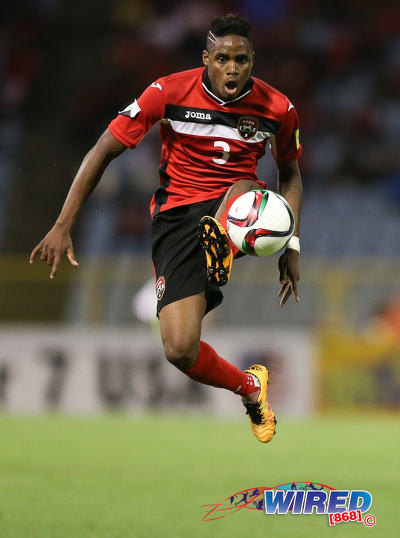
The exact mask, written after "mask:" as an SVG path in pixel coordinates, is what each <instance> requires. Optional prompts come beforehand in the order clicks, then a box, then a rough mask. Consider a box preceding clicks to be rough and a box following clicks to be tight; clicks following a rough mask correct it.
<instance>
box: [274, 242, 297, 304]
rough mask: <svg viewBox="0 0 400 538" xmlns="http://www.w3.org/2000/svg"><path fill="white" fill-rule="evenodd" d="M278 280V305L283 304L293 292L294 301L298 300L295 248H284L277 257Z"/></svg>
mask: <svg viewBox="0 0 400 538" xmlns="http://www.w3.org/2000/svg"><path fill="white" fill-rule="evenodd" d="M278 267H279V281H280V283H281V289H280V291H279V297H280V305H281V306H283V305H284V304H285V303H286V301H287V300H288V299H289V297H290V296H291V295H292V294H293V297H294V298H295V300H296V302H297V303H299V302H300V297H299V296H298V294H297V282H298V281H299V279H300V272H299V253H298V252H297V250H293V249H289V248H288V249H286V250H285V252H284V253H283V254H282V256H281V257H280V258H279V262H278Z"/></svg>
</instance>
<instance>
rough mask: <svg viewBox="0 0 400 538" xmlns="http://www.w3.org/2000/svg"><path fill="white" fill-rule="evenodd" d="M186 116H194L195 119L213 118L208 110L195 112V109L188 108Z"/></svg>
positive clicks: (187, 117)
mask: <svg viewBox="0 0 400 538" xmlns="http://www.w3.org/2000/svg"><path fill="white" fill-rule="evenodd" d="M185 118H186V119H189V118H193V119H195V120H211V114H209V113H208V112H194V111H193V110H186V114H185Z"/></svg>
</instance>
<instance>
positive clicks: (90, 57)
mask: <svg viewBox="0 0 400 538" xmlns="http://www.w3.org/2000/svg"><path fill="white" fill-rule="evenodd" d="M230 11H236V12H238V13H240V14H242V15H244V16H246V17H247V18H248V19H249V20H250V22H251V23H252V26H253V34H254V43H255V50H256V64H255V69H254V75H255V76H257V77H260V78H262V79H264V80H265V81H267V82H269V83H270V84H271V85H273V86H275V87H276V88H278V89H279V90H281V91H282V92H284V93H285V94H287V95H288V96H289V97H290V99H291V100H292V101H293V103H294V104H295V106H296V108H297V111H298V114H299V117H300V122H301V142H302V145H303V148H304V153H303V157H302V159H301V170H302V174H303V181H304V184H305V190H306V193H307V194H308V195H309V196H310V197H311V198H312V196H314V194H313V193H314V192H315V193H317V194H315V196H316V198H315V200H314V201H313V207H314V206H315V207H316V208H318V205H319V204H322V205H323V204H324V203H326V202H327V200H324V193H331V192H332V193H336V194H337V193H338V191H339V192H341V193H342V195H341V196H340V199H339V200H338V202H337V204H338V205H340V200H343V198H344V197H345V196H344V195H343V193H346V190H347V189H350V190H352V192H355V193H356V194H355V196H353V198H351V200H352V202H351V203H349V204H348V205H347V206H346V204H345V205H344V206H343V207H345V208H346V209H345V210H346V211H347V210H349V211H350V212H351V213H352V215H353V216H354V209H353V210H352V207H353V206H352V204H353V203H354V202H355V203H357V199H358V198H357V197H358V196H359V195H360V193H365V196H366V197H367V198H369V197H370V194H369V193H373V195H374V196H375V195H377V196H383V200H385V201H384V203H388V204H389V205H391V209H390V210H389V212H390V211H392V213H393V215H394V218H395V215H396V214H398V213H399V207H400V156H399V155H400V152H399V140H400V99H399V96H400V4H399V2H398V1H395V0H386V1H385V2H380V1H379V0H236V1H234V0H232V1H229V2H227V1H218V0H175V1H165V0H153V1H152V2H149V1H148V0H86V1H85V2H82V3H79V4H78V5H76V4H75V3H71V2H68V1H67V0H29V1H28V0H20V1H19V2H16V3H9V2H6V1H5V0H3V1H0V104H1V115H0V142H1V148H0V172H1V175H0V248H1V246H2V235H1V232H2V230H3V231H4V230H13V229H15V230H20V228H19V227H18V226H19V225H18V224H17V223H15V219H16V218H18V216H17V214H16V213H18V211H16V208H18V207H19V205H18V200H17V198H18V196H20V197H21V199H23V198H24V192H26V185H27V184H29V185H30V188H31V189H33V190H32V191H29V192H30V194H32V192H36V193H39V196H40V195H42V194H43V195H44V196H46V193H47V195H48V196H50V197H51V196H52V193H53V192H56V191H57V192H59V198H57V197H56V198H55V199H54V197H53V199H51V200H48V201H47V202H46V203H44V202H43V203H42V205H41V206H40V207H41V209H43V211H41V218H43V222H44V224H43V226H44V227H42V228H41V231H42V232H44V231H45V230H46V222H47V225H49V224H50V222H51V221H52V220H53V219H54V217H55V215H56V213H57V211H58V209H59V206H58V207H54V205H55V204H57V203H59V202H60V201H61V200H62V198H63V197H64V195H65V191H66V188H67V186H68V185H69V183H70V181H71V180H72V177H73V173H74V170H75V169H76V167H77V166H78V164H79V161H80V159H81V158H82V156H83V155H84V153H85V152H86V151H87V150H88V149H89V148H90V147H91V145H92V144H93V143H94V142H95V140H96V138H97V137H98V135H99V134H100V133H101V132H102V130H103V129H104V128H105V127H106V126H107V124H108V122H109V121H110V120H111V119H112V118H113V117H114V115H115V114H116V113H117V112H118V110H121V109H122V108H124V107H125V106H126V105H127V104H129V103H130V102H132V100H133V99H134V98H135V97H137V96H138V95H139V94H140V93H141V92H142V91H143V90H144V89H145V87H146V86H147V85H148V84H149V83H151V82H152V81H153V80H154V79H155V78H157V77H158V76H162V75H165V74H168V73H171V72H174V71H179V70H184V69H188V68H192V67H197V66H199V65H201V51H202V49H203V48H204V37H205V34H206V31H207V28H208V25H209V22H210V20H211V19H212V18H213V17H214V16H215V15H217V14H220V13H223V12H230ZM154 131H155V132H153V133H152V134H150V135H149V136H148V137H146V139H145V141H144V142H143V144H141V145H140V146H139V148H138V149H137V150H135V153H136V154H131V152H125V154H123V156H122V157H120V158H119V159H118V160H117V161H115V164H113V165H112V166H110V169H109V171H108V172H107V173H106V177H105V178H104V181H103V182H102V183H101V186H100V187H99V189H98V191H97V192H96V194H95V195H94V196H93V200H92V202H91V203H90V204H89V209H88V210H87V213H86V216H85V217H84V219H85V220H84V224H83V225H82V226H83V227H84V229H85V234H86V235H85V234H82V236H83V237H85V239H84V242H83V243H82V245H83V247H82V248H85V247H84V245H85V244H86V248H85V250H89V251H90V250H91V251H96V252H102V251H107V250H109V249H112V248H115V246H116V245H119V246H120V247H121V248H122V249H124V250H125V248H126V249H127V250H128V251H129V250H131V249H132V248H133V249H139V250H140V249H141V248H142V246H143V237H147V235H146V233H147V230H148V226H149V222H148V216H147V215H148V213H147V211H148V209H147V208H148V202H149V199H150V196H151V193H152V192H153V190H154V188H155V187H156V186H157V182H158V178H157V164H158V160H159V142H158V138H157V132H156V131H157V129H154ZM38 138H40V140H42V141H43V140H45V141H46V144H47V147H48V148H49V149H48V151H49V154H50V155H51V160H52V162H53V161H54V162H55V164H54V166H56V165H57V166H58V170H57V177H54V174H55V171H54V168H51V166H48V167H47V168H46V167H45V166H44V168H43V169H41V168H40V167H39V169H38V171H37V177H36V176H34V177H32V170H35V166H33V165H32V166H31V170H28V171H27V170H26V166H27V164H26V163H30V162H32V161H33V159H34V156H33V148H35V158H36V159H41V160H45V159H46V153H45V152H42V148H41V147H40V146H36V145H35V144H39V142H38ZM52 144H53V146H52ZM21 148H24V149H23V151H22V150H21ZM38 150H40V151H39V155H38V153H37V151H38ZM29 151H31V152H32V155H31V154H30V153H29ZM21 154H22V156H21ZM58 154H60V157H59V158H58ZM61 154H62V156H61ZM21 159H25V166H24V162H22V164H21ZM64 161H67V162H69V165H67V164H64V168H63V164H62V163H63V162H64ZM38 166H39V165H38ZM39 172H40V173H39ZM260 175H261V176H262V177H263V178H267V180H268V177H270V178H271V179H270V184H271V187H273V186H274V181H275V180H274V178H275V172H274V168H273V163H272V162H271V159H266V160H265V162H263V164H262V165H261V167H260ZM39 176H40V178H39ZM61 176H62V177H61ZM55 180H56V181H55ZM54 183H55V185H54ZM57 183H58V185H57ZM18 185H19V187H18ZM24 186H25V190H24ZM52 189H53V190H52ZM326 196H328V194H326ZM385 197H386V198H385ZM396 201H397V203H396ZM328 205H329V200H328ZM21 207H24V206H21ZM367 207H368V209H367V210H366V217H367V218H368V212H369V211H370V206H368V204H367ZM46 208H47V209H46ZM49 208H50V209H49ZM46 211H47V213H46ZM343 211H344V210H343V209H342V212H343ZM320 213H321V215H324V214H327V211H326V210H325V208H324V207H322V210H321V212H320ZM384 213H385V212H383V214H384ZM32 214H33V217H34V218H36V217H37V215H36V214H35V210H34V208H32ZM339 214H340V210H339ZM37 218H39V217H37ZM304 218H305V220H306V226H307V218H308V217H307V213H305V217H304ZM332 218H337V217H332ZM309 222H310V223H311V221H309ZM396 223H397V225H398V223H399V221H398V220H397V221H396ZM332 224H334V223H332ZM363 224H364V225H365V223H363ZM13 226H14V227H13ZM310 226H311V224H310ZM313 226H314V224H312V227H313ZM20 233H21V230H20ZM325 233H326V234H329V230H328V231H326V232H325ZM36 239H39V237H36ZM96 241H97V242H96ZM96 245H97V246H96ZM3 246H4V245H3ZM310 248H311V249H312V248H313V243H311V242H310ZM6 249H8V250H10V249H11V247H10V245H9V244H8V245H7V246H6ZM397 253H399V251H398V248H397Z"/></svg>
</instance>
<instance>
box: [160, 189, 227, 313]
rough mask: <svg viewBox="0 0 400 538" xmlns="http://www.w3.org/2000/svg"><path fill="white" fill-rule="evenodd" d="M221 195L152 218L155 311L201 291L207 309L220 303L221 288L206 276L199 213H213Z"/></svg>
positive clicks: (213, 214)
mask: <svg viewBox="0 0 400 538" xmlns="http://www.w3.org/2000/svg"><path fill="white" fill-rule="evenodd" d="M224 196H225V194H222V195H221V196H219V197H218V198H214V199H213V200H206V201H205V202H198V203H196V204H191V205H190V204H189V205H183V206H178V207H174V208H173V209H169V210H167V211H162V212H160V213H158V214H157V215H156V217H155V218H154V220H153V222H152V227H151V243H152V257H153V265H154V272H155V275H156V295H157V315H158V313H159V312H160V310H161V308H163V307H164V306H166V305H167V304H169V303H173V302H175V301H179V300H180V299H184V298H185V297H190V296H192V295H197V294H198V293H201V292H203V291H204V292H205V295H206V301H207V309H206V313H207V312H210V310H212V309H213V308H215V307H216V306H218V305H219V304H221V303H222V299H223V295H222V292H221V290H220V288H219V287H218V286H215V285H213V284H210V283H209V282H208V280H207V272H206V257H205V253H204V250H203V249H202V248H201V246H200V243H199V239H198V234H199V222H200V219H201V217H204V215H210V216H211V217H213V216H215V213H216V212H217V210H218V208H219V206H220V205H221V202H222V200H223V198H224Z"/></svg>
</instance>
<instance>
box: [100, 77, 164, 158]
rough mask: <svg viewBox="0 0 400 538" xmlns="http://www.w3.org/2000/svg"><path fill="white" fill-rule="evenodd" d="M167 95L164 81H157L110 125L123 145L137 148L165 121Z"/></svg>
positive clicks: (111, 130) (112, 131)
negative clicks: (141, 141) (150, 131)
mask: <svg viewBox="0 0 400 538" xmlns="http://www.w3.org/2000/svg"><path fill="white" fill-rule="evenodd" d="M165 94H166V87H165V82H164V80H163V79H158V80H156V81H155V82H153V83H152V84H151V85H150V86H149V87H148V88H147V89H146V90H145V91H144V92H143V93H142V95H141V96H140V97H139V98H138V99H137V100H136V99H135V101H133V103H131V104H130V105H129V106H127V107H126V108H125V109H124V110H122V111H121V112H119V114H118V116H117V117H116V118H114V119H113V120H112V121H111V122H110V124H109V125H108V129H109V130H110V132H111V133H112V134H113V135H114V136H115V138H116V139H117V140H119V141H120V142H121V143H122V144H124V145H125V146H127V147H128V148H135V147H136V146H137V144H138V143H139V142H140V140H141V139H142V138H143V137H144V135H145V134H146V133H147V131H148V130H149V129H150V128H151V127H152V126H153V125H154V124H155V123H156V122H158V121H159V120H161V119H163V117H164V110H165Z"/></svg>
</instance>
